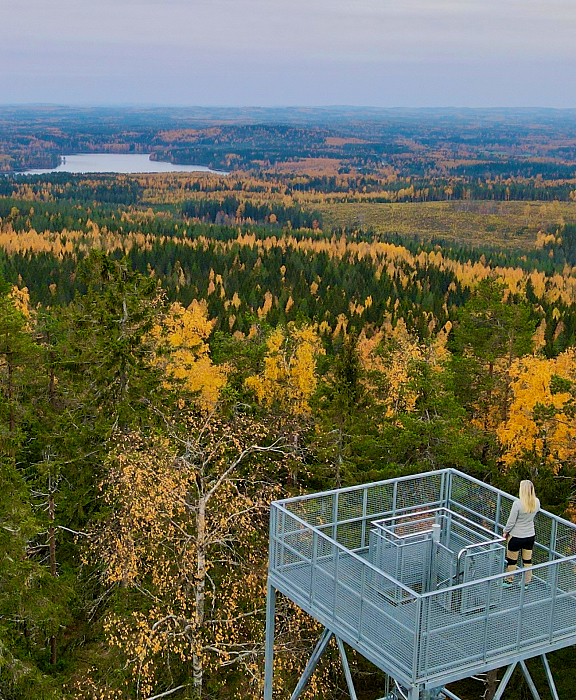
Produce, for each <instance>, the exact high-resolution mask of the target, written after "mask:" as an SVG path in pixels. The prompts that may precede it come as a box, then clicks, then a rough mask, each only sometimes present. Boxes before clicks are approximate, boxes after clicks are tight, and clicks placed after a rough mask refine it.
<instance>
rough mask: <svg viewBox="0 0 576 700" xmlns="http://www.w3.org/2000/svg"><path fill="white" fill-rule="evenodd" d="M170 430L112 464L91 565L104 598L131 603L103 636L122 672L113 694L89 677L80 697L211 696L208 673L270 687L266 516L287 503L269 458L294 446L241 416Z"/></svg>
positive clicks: (118, 450) (108, 619)
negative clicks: (264, 677) (230, 672)
mask: <svg viewBox="0 0 576 700" xmlns="http://www.w3.org/2000/svg"><path fill="white" fill-rule="evenodd" d="M168 432H169V435H167V436H165V437H158V436H154V435H150V434H141V433H131V434H123V435H121V436H118V438H117V439H116V442H115V444H114V446H113V448H112V450H111V452H110V455H109V458H108V460H107V463H106V472H105V476H104V478H103V481H102V484H101V499H102V501H103V503H104V505H105V507H106V508H107V510H108V512H109V517H107V518H106V519H105V520H102V521H100V522H97V523H95V525H94V527H93V530H92V532H91V533H90V539H89V545H88V549H87V552H86V560H87V561H91V562H92V563H94V564H96V565H97V566H98V569H99V571H100V577H101V583H102V585H103V587H104V589H105V591H106V594H105V596H104V597H105V598H108V597H109V596H111V595H112V594H113V592H114V591H116V593H115V594H114V596H115V599H116V600H117V601H121V604H120V605H113V606H111V607H110V609H109V610H108V613H107V614H106V615H105V616H104V621H103V627H104V631H105V634H106V638H107V642H108V645H109V648H110V652H111V653H112V654H115V655H116V656H117V658H118V668H122V672H121V673H119V674H117V677H116V678H115V681H114V686H115V687H114V688H113V689H111V688H110V685H109V679H108V678H107V677H105V674H103V675H99V674H98V669H96V670H95V671H93V672H90V673H89V674H88V677H87V678H85V679H83V682H82V689H81V692H79V693H78V695H76V697H82V698H86V699H88V698H90V700H95V699H97V700H104V699H105V698H106V699H108V698H112V697H113V698H115V699H117V700H120V699H121V700H128V698H147V697H149V696H156V695H158V696H161V694H162V693H164V694H166V695H169V694H170V693H172V692H176V691H177V690H181V689H182V690H186V697H191V698H200V697H202V696H203V695H202V693H203V687H204V684H205V677H206V675H207V674H210V673H212V672H216V671H217V669H220V670H219V671H218V673H224V671H223V669H224V668H227V667H236V668H237V669H238V668H239V669H241V675H242V676H243V677H244V678H245V679H246V681H245V686H246V689H248V688H249V687H250V686H251V685H252V686H255V685H256V686H257V685H258V684H259V682H260V639H261V637H262V634H263V622H264V620H263V615H262V614H261V610H262V608H263V603H262V599H263V596H264V594H265V593H264V591H265V586H266V575H265V571H266V568H265V567H266V556H265V552H266V543H267V527H266V524H265V523H266V517H265V516H266V513H267V511H268V508H269V503H270V501H271V500H273V499H274V497H275V496H277V492H276V490H275V487H274V485H273V484H271V483H269V482H268V480H267V478H266V475H267V473H269V472H270V471H272V468H271V467H266V461H267V459H269V458H270V457H271V456H273V455H277V456H279V457H280V458H282V457H283V455H284V454H285V451H284V448H283V444H284V443H283V441H281V440H276V441H275V440H274V438H273V436H271V435H270V434H269V431H268V430H267V429H266V428H265V427H264V426H262V425H260V424H257V423H256V422H254V421H253V420H251V419H250V418H248V417H246V416H244V415H242V414H241V412H236V414H235V415H234V416H233V417H231V418H226V419H220V418H217V417H216V416H215V414H214V413H211V414H209V415H208V416H205V417H200V416H198V414H197V413H196V414H194V413H192V414H187V413H186V411H184V412H183V413H181V414H180V415H179V417H178V421H174V422H171V423H170V424H169V426H168ZM276 468H277V467H276V465H274V469H273V471H276ZM255 477H259V478H255ZM252 689H253V688H252ZM79 690H80V689H79Z"/></svg>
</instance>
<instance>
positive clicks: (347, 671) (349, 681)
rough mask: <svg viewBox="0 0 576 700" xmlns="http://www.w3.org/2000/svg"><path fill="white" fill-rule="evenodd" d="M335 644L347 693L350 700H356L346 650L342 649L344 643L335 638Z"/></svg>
mask: <svg viewBox="0 0 576 700" xmlns="http://www.w3.org/2000/svg"><path fill="white" fill-rule="evenodd" d="M336 644H338V651H339V652H340V658H341V659H342V666H343V667H344V675H345V676H346V683H347V685H348V692H349V693H350V697H351V698H352V700H358V698H357V697H356V690H355V688H354V683H353V682H352V674H351V673H350V665H349V664H348V657H347V656H346V649H344V643H343V641H342V640H341V639H340V637H336Z"/></svg>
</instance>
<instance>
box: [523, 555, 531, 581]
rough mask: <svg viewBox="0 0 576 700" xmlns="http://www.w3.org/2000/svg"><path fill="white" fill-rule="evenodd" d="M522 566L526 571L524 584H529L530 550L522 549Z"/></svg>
mask: <svg viewBox="0 0 576 700" xmlns="http://www.w3.org/2000/svg"><path fill="white" fill-rule="evenodd" d="M522 566H523V567H524V568H525V569H526V573H525V574H524V583H530V581H531V580H532V571H531V567H532V550H531V549H523V550H522Z"/></svg>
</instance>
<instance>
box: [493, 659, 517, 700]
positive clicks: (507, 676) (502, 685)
mask: <svg viewBox="0 0 576 700" xmlns="http://www.w3.org/2000/svg"><path fill="white" fill-rule="evenodd" d="M516 665H517V664H516V662H514V663H513V664H510V666H508V668H507V669H506V673H505V674H504V676H503V677H502V680H501V681H500V685H499V686H498V690H497V691H496V695H494V698H493V700H500V698H501V697H502V696H503V695H504V691H505V690H506V686H507V685H508V682H509V680H510V679H511V678H512V674H513V673H514V669H515V668H516Z"/></svg>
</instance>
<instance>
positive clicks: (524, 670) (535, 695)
mask: <svg viewBox="0 0 576 700" xmlns="http://www.w3.org/2000/svg"><path fill="white" fill-rule="evenodd" d="M520 668H521V669H522V673H523V674H524V678H525V679H526V683H528V687H529V688H530V692H531V693H532V697H533V698H534V700H540V695H538V691H537V690H536V686H535V685H534V681H533V680H532V676H531V675H530V673H529V672H528V666H526V662H525V661H521V662H520Z"/></svg>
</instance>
